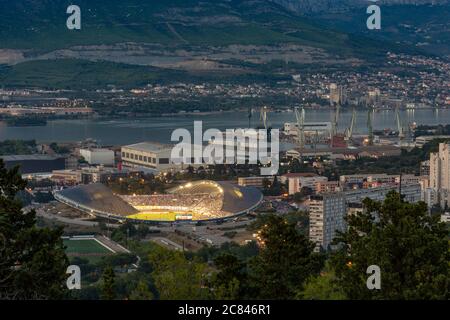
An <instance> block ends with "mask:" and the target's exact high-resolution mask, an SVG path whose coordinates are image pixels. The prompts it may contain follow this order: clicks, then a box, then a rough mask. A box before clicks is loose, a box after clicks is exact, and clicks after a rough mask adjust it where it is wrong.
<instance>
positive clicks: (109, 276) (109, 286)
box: [101, 267, 116, 300]
mask: <svg viewBox="0 0 450 320" xmlns="http://www.w3.org/2000/svg"><path fill="white" fill-rule="evenodd" d="M115 278H116V275H115V273H114V270H113V268H112V267H107V268H105V270H103V274H102V280H101V298H102V299H103V300H114V299H115V298H116V283H115V282H116V281H115Z"/></svg>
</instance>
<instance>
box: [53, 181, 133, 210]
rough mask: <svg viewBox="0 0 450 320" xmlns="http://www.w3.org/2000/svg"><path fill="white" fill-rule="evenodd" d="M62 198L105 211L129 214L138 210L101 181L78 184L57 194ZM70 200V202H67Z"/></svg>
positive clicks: (75, 205)
mask: <svg viewBox="0 0 450 320" xmlns="http://www.w3.org/2000/svg"><path fill="white" fill-rule="evenodd" d="M55 197H56V199H57V200H60V201H62V202H64V203H66V204H69V205H70V206H72V207H77V206H78V208H79V209H87V210H94V211H98V212H103V213H109V214H115V215H121V216H128V215H130V214H136V213H138V211H137V210H136V209H135V208H134V207H132V206H131V205H130V204H128V203H127V202H126V201H124V200H122V198H120V197H118V196H116V195H114V194H113V192H112V191H111V189H109V188H108V187H107V186H105V185H103V184H101V183H94V184H88V185H81V186H76V187H73V188H69V189H64V190H62V191H59V192H57V193H56V194H55ZM67 202H69V203H67Z"/></svg>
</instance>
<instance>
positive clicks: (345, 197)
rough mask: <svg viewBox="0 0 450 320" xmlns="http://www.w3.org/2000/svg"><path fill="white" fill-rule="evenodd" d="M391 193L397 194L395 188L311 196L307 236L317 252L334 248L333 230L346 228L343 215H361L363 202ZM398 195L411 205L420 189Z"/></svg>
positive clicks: (409, 187) (403, 190)
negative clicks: (314, 244)
mask: <svg viewBox="0 0 450 320" xmlns="http://www.w3.org/2000/svg"><path fill="white" fill-rule="evenodd" d="M392 190H395V191H400V189H399V187H398V186H392V185H391V186H383V187H378V188H370V189H357V190H348V191H345V192H334V193H324V194H316V195H312V196H310V202H309V220H310V222H309V224H310V227H309V237H310V240H311V241H313V242H314V243H316V246H317V247H316V250H318V249H319V248H322V249H325V250H328V249H333V247H332V246H331V242H332V241H333V239H334V237H335V236H336V231H337V230H339V231H343V230H344V229H345V227H346V224H345V216H346V215H347V214H356V213H357V212H361V210H363V206H362V201H363V200H364V199H366V198H369V199H372V200H375V201H383V200H384V199H385V197H386V195H387V194H388V192H390V191H392ZM401 194H402V195H403V196H404V199H405V201H408V202H412V203H415V202H418V201H421V199H422V192H421V187H420V185H418V184H415V185H405V186H404V187H402V188H401Z"/></svg>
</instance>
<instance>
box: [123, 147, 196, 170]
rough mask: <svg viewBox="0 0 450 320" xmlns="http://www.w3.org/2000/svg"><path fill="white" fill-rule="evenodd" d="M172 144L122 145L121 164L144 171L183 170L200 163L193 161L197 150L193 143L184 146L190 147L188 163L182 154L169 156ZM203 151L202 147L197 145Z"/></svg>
mask: <svg viewBox="0 0 450 320" xmlns="http://www.w3.org/2000/svg"><path fill="white" fill-rule="evenodd" d="M173 148H174V146H173V145H169V144H160V143H154V142H141V143H136V144H132V145H128V146H123V147H122V149H121V158H122V165H123V166H124V167H130V168H140V169H143V170H144V171H146V170H148V171H153V172H154V171H156V172H164V171H179V170H185V169H186V168H188V167H189V166H192V167H199V166H201V165H204V164H203V163H202V164H191V163H194V153H195V150H197V147H196V146H195V145H188V144H186V148H191V155H192V158H191V159H190V160H191V161H189V162H190V163H184V162H183V160H182V158H183V155H182V154H180V155H177V158H171V156H172V149H173ZM198 148H199V149H200V150H197V151H203V147H201V146H200V147H198Z"/></svg>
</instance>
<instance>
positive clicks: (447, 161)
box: [430, 143, 450, 208]
mask: <svg viewBox="0 0 450 320" xmlns="http://www.w3.org/2000/svg"><path fill="white" fill-rule="evenodd" d="M430 188H432V189H433V190H435V192H436V194H437V197H435V201H436V202H435V203H434V204H437V203H439V204H440V206H441V208H445V207H446V205H447V204H448V200H449V199H448V194H449V190H450V145H449V144H447V143H440V144H439V151H438V152H432V153H430Z"/></svg>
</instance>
